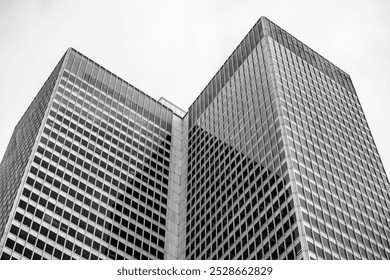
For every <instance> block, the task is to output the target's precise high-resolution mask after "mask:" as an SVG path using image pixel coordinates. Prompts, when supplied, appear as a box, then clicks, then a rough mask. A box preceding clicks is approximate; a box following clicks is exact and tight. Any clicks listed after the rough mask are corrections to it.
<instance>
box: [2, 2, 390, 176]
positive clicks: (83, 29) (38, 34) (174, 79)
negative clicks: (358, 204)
mask: <svg viewBox="0 0 390 280" xmlns="http://www.w3.org/2000/svg"><path fill="white" fill-rule="evenodd" d="M389 15H390V1H388V0H367V1H361V0H327V1H314V0H311V1H309V0H306V1H304V0H301V1H299V0H298V1H291V0H290V1H288V0H286V1H277V0H266V1H259V0H257V1H255V0H240V1H222V0H221V1H212V0H209V1H203V0H197V1H183V0H182V1H179V0H176V1H174V0H172V1H164V0H160V1H157V0H156V1H145V0H144V1H131V0H128V1H113V0H110V1H98V0H94V1H73V0H72V1H69V0H67V1H57V0H26V1H21V0H12V1H7V0H0V128H1V134H0V158H2V156H3V154H4V151H5V149H6V146H7V144H8V142H9V139H10V137H11V134H12V131H13V129H14V127H15V125H16V124H17V122H18V121H19V119H20V118H21V116H22V115H23V113H24V112H25V110H26V109H27V107H28V105H29V104H30V103H31V101H32V100H33V99H34V97H35V95H36V94H37V93H38V91H39V89H40V88H41V86H42V85H43V83H44V82H45V81H46V79H47V78H48V76H49V75H50V73H51V71H52V70H53V69H54V67H55V65H56V64H57V62H58V61H59V59H60V58H61V56H62V55H63V54H64V52H65V51H66V49H67V48H68V47H74V48H75V49H77V50H78V51H80V52H81V53H83V54H85V55H86V56H88V57H89V58H91V59H92V60H94V61H96V62H97V63H99V64H101V65H102V66H104V67H105V68H107V69H108V70H110V71H112V72H113V73H115V74H117V75H119V76H120V77H121V78H123V79H124V80H126V81H128V82H129V83H131V84H132V85H134V86H136V87H137V88H139V89H141V90H142V91H144V92H145V93H147V94H149V95H150V96H152V97H154V98H155V99H158V98H160V97H161V96H163V97H165V98H166V99H168V100H170V101H171V102H173V103H175V104H176V105H178V106H179V107H181V108H182V109H184V110H187V109H188V107H189V106H190V105H191V103H192V102H193V101H194V100H195V98H196V97H197V96H198V95H199V93H200V92H201V91H202V89H203V88H204V87H205V86H206V85H207V83H208V82H209V81H210V79H211V78H212V77H213V76H214V74H215V73H216V72H217V71H218V69H219V68H220V67H221V66H222V64H223V63H224V62H225V60H226V59H227V58H228V57H229V55H230V54H231V53H232V51H233V50H234V49H235V48H236V46H237V45H238V44H239V43H240V41H241V40H242V39H243V38H244V36H245V35H246V34H247V33H248V31H249V30H250V29H251V28H252V26H253V25H254V24H255V23H256V21H257V20H258V19H259V17H260V16H266V17H268V18H269V19H270V20H272V21H273V22H275V23H276V24H277V25H279V26H280V27H282V28H283V29H285V30H286V31H287V32H289V33H290V34H292V35H293V36H295V37H296V38H298V39H299V40H301V41H303V42H304V43H305V44H307V45H308V46H309V47H311V48H312V49H314V50H315V51H317V52H318V53H320V54H321V55H322V56H324V57H325V58H327V59H328V60H330V61H331V62H333V63H334V64H335V65H337V66H338V67H340V68H341V69H343V70H344V71H346V72H347V73H348V74H350V75H351V77H352V81H353V83H354V86H355V89H356V91H357V94H358V96H359V99H360V102H361V104H362V107H363V110H364V113H365V115H366V118H367V120H368V123H369V125H370V128H371V131H372V134H373V137H374V139H375V142H376V144H377V146H378V149H379V153H380V155H381V158H382V161H383V163H384V165H385V168H386V171H387V174H389V175H390V145H389V143H390V126H389V124H388V122H389V120H390V107H389V105H390V93H389V89H390V76H389V73H390V41H389V39H390V16H389Z"/></svg>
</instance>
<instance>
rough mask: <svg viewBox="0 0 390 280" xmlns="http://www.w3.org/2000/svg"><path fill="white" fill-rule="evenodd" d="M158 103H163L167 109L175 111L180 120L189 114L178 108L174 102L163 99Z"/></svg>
mask: <svg viewBox="0 0 390 280" xmlns="http://www.w3.org/2000/svg"><path fill="white" fill-rule="evenodd" d="M158 102H159V103H161V104H162V105H164V106H165V107H167V108H168V109H171V110H172V111H173V113H174V114H175V115H178V116H179V117H180V118H183V117H184V116H185V115H186V114H187V112H186V111H184V110H183V109H181V108H179V107H178V106H176V105H175V104H173V103H172V102H170V101H168V100H167V99H165V98H164V97H161V98H160V99H159V100H158Z"/></svg>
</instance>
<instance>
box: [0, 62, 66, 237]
mask: <svg viewBox="0 0 390 280" xmlns="http://www.w3.org/2000/svg"><path fill="white" fill-rule="evenodd" d="M64 58H65V56H64V57H62V58H61V60H60V62H59V63H58V64H57V66H56V67H55V69H54V70H53V72H52V73H51V75H50V76H49V78H48V79H47V81H46V82H45V84H44V85H43V87H42V88H41V90H40V91H39V93H38V94H37V96H36V97H35V99H34V100H33V102H32V103H31V105H30V106H29V108H28V109H27V111H26V112H25V113H24V115H23V117H22V119H21V120H20V121H19V123H18V124H17V126H16V127H15V130H14V133H13V134H12V137H11V139H10V142H9V144H8V147H7V149H6V151H5V153H4V156H3V159H2V162H1V164H0V209H1V211H0V236H2V235H3V233H4V230H5V226H6V222H7V219H8V217H9V215H10V211H11V208H12V206H13V202H14V200H15V197H16V194H17V187H18V186H19V184H20V183H21V180H22V176H23V173H24V170H25V167H26V165H27V162H28V158H29V156H30V153H31V149H32V147H33V145H34V142H35V138H36V136H37V133H38V130H39V127H40V126H41V123H42V118H43V116H44V114H45V111H46V108H47V104H48V102H49V100H50V96H51V93H52V92H53V88H54V86H55V82H56V80H57V77H58V74H59V72H60V68H61V66H62V64H63V61H64Z"/></svg>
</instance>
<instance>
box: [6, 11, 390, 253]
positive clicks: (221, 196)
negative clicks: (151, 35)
mask: <svg viewBox="0 0 390 280" xmlns="http://www.w3.org/2000/svg"><path fill="white" fill-rule="evenodd" d="M0 189H1V197H0V200H1V201H0V207H1V208H0V209H1V220H0V236H1V241H0V253H1V258H2V259H10V258H15V259H21V258H27V259H51V258H54V259H82V258H85V259H388V258H389V257H390V244H389V240H390V226H389V221H390V213H389V202H390V196H389V191H390V188H389V181H388V179H387V177H386V174H385V171H384V168H383V165H382V163H381V160H380V158H379V155H378V151H377V149H376V147H375V143H374V141H373V138H372V136H371V133H370V131H369V128H368V124H367V122H366V120H365V117H364V114H363V112H362V108H361V106H360V104H359V101H358V99H357V95H356V92H355V90H354V88H353V85H352V82H351V79H350V77H349V75H348V74H346V73H345V72H343V71H342V70H340V69H339V68H338V67H336V66H335V65H333V64H332V63H330V62H329V61H327V60H326V59H325V58H323V57H322V56H320V55H319V54H317V53H315V52H314V51H313V50H311V49H310V48H308V47H307V46H306V45H304V44H303V43H301V42H300V41H298V40H297V39H295V38H294V37H293V36H291V35H290V34H288V33H287V32H285V31H284V30H282V29H281V28H280V27H278V26H276V25H275V24H274V23H272V22H271V21H269V20H268V19H266V18H264V17H262V18H261V19H260V20H259V21H258V22H257V23H256V24H255V26H254V27H253V28H252V29H251V30H250V32H249V33H248V34H247V35H246V37H245V38H244V39H243V41H242V42H241V43H240V44H239V46H238V47H237V48H236V50H235V51H234V52H233V53H232V54H231V56H230V57H229V58H228V60H227V61H226V62H225V64H224V65H223V66H222V67H221V69H220V70H219V71H218V72H217V74H216V75H215V76H214V77H213V78H212V80H211V81H210V82H209V84H208V85H207V86H206V87H205V89H204V90H203V91H202V92H201V93H200V95H199V97H198V98H197V99H196V100H195V102H194V103H193V104H192V105H191V106H190V108H189V110H188V112H185V111H183V110H181V109H180V108H178V107H176V106H175V105H174V104H172V103H170V102H169V101H167V100H165V99H164V98H161V99H160V100H159V101H156V100H154V99H152V98H151V97H149V96H147V95H146V94H144V93H143V92H141V91H140V90H138V89H137V88H135V87H133V86H132V85H130V84H128V83H127V82H125V81H124V80H122V79H120V78H119V77H117V76H115V75H114V74H112V73H111V72H109V71H107V70H106V69H104V68H103V67H101V66H100V65H98V64H97V63H95V62H93V61H92V60H90V59H88V58H87V57H85V56H84V55H82V54H80V53H79V52H77V51H76V50H74V49H69V50H68V51H67V52H66V53H65V55H64V57H63V58H62V59H61V61H60V62H59V64H58V65H57V67H56V68H55V70H54V71H53V73H52V74H51V75H50V77H49V79H48V80H47V81H46V83H45V84H44V86H43V87H42V89H41V90H40V91H39V93H38V95H37V97H36V98H35V99H34V101H33V102H32V104H31V105H30V107H29V109H28V110H27V111H26V113H25V114H24V116H23V117H22V119H21V120H20V122H19V123H18V125H17V126H16V128H15V131H14V134H13V135H12V137H11V141H10V144H9V146H8V148H7V151H6V153H5V155H4V158H3V161H2V163H1V166H0Z"/></svg>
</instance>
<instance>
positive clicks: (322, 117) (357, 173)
mask: <svg viewBox="0 0 390 280" xmlns="http://www.w3.org/2000/svg"><path fill="white" fill-rule="evenodd" d="M273 30H274V32H273V39H274V40H270V49H271V53H272V60H273V64H274V67H275V75H276V79H277V86H278V92H279V95H280V98H281V101H282V102H281V103H282V108H283V115H284V119H285V123H286V127H287V134H288V140H289V146H290V150H291V154H292V159H293V165H294V172H295V177H296V179H297V181H298V191H299V198H300V206H301V208H302V213H303V219H304V225H305V235H306V237H307V244H308V248H309V255H310V258H314V259H388V258H389V257H390V243H389V238H390V230H389V229H390V227H389V220H390V219H389V217H390V212H389V201H390V200H389V198H390V197H389V191H390V189H389V182H388V179H387V177H386V175H385V171H384V168H383V166H382V164H381V161H380V158H379V155H378V152H377V150H376V147H375V144H374V141H373V138H372V136H371V133H370V131H369V128H368V124H367V121H366V119H365V117H364V114H363V111H362V109H361V106H360V104H359V101H358V99H357V95H356V93H355V91H354V89H353V86H352V82H351V79H350V78H349V76H348V75H347V74H345V73H343V72H342V71H341V70H339V69H338V68H337V67H335V66H333V65H331V64H330V63H329V62H328V61H326V60H325V59H324V58H322V57H320V56H319V55H318V54H316V53H314V52H313V51H311V50H309V49H308V48H307V47H306V46H303V44H302V43H300V42H298V41H297V40H296V39H295V38H293V37H292V36H291V35H289V34H287V33H286V32H284V31H282V30H280V29H277V28H275V29H273ZM298 50H299V51H298Z"/></svg>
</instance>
